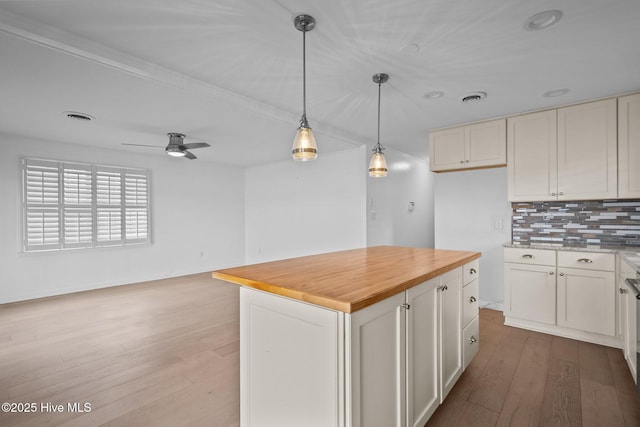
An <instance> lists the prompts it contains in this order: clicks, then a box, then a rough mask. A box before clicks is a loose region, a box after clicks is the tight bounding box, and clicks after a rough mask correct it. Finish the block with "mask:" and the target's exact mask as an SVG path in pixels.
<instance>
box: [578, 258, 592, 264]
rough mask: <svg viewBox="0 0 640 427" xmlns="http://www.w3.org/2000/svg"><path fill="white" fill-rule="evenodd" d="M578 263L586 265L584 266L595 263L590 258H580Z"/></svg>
mask: <svg viewBox="0 0 640 427" xmlns="http://www.w3.org/2000/svg"><path fill="white" fill-rule="evenodd" d="M578 262H581V263H584V264H591V263H592V262H593V261H592V260H590V259H589V258H580V259H578Z"/></svg>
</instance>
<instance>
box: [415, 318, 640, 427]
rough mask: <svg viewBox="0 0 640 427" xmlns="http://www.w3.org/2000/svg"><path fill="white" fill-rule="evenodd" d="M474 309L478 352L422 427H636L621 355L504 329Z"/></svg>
mask: <svg viewBox="0 0 640 427" xmlns="http://www.w3.org/2000/svg"><path fill="white" fill-rule="evenodd" d="M503 323H504V317H503V316H502V313H501V312H499V311H493V310H480V351H479V352H478V354H477V356H476V357H475V358H474V359H473V361H472V362H471V364H470V365H469V368H467V370H466V371H465V372H464V373H463V374H462V377H461V378H460V379H459V380H458V383H457V384H456V385H455V387H454V388H453V390H451V392H450V393H449V396H447V398H446V400H445V402H444V404H443V405H441V406H440V407H439V408H438V410H437V411H436V412H435V413H434V414H433V416H432V417H431V419H430V420H429V422H428V423H427V427H436V426H446V427H450V426H469V427H471V426H482V427H484V426H500V427H503V426H514V427H520V426H540V427H551V426H557V427H570V426H584V427H587V426H588V427H591V426H593V427H596V426H598V427H604V426H610V427H622V426H626V427H638V426H640V398H638V397H637V396H636V394H635V384H634V382H633V379H632V377H631V374H630V373H629V369H628V367H627V364H626V361H625V360H624V358H623V356H622V351H621V350H619V349H615V348H610V347H604V346H600V345H596V344H590V343H585V342H581V341H575V340H571V339H567V338H561V337H555V336H552V335H546V334H541V333H538V332H532V331H526V330H523V329H517V328H512V327H509V326H504V324H503Z"/></svg>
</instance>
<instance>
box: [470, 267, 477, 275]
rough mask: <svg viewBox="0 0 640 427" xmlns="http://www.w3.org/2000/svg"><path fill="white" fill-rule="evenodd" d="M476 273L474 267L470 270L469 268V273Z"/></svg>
mask: <svg viewBox="0 0 640 427" xmlns="http://www.w3.org/2000/svg"><path fill="white" fill-rule="evenodd" d="M476 273H477V271H476V269H475V268H472V269H471V270H469V274H476Z"/></svg>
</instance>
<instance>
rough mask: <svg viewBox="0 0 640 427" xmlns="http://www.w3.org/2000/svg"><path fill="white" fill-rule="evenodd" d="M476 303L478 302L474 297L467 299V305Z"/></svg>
mask: <svg viewBox="0 0 640 427" xmlns="http://www.w3.org/2000/svg"><path fill="white" fill-rule="evenodd" d="M476 301H478V300H477V299H476V297H473V296H472V297H471V298H469V304H473V303H474V302H476Z"/></svg>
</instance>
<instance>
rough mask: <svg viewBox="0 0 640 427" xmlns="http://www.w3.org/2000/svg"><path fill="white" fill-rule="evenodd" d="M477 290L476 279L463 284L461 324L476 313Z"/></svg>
mask: <svg viewBox="0 0 640 427" xmlns="http://www.w3.org/2000/svg"><path fill="white" fill-rule="evenodd" d="M478 291H479V282H478V280H474V281H473V282H471V283H469V284H468V285H465V287H464V289H463V290H462V326H465V325H466V324H467V323H469V322H470V321H471V319H473V318H474V317H476V316H477V315H478Z"/></svg>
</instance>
